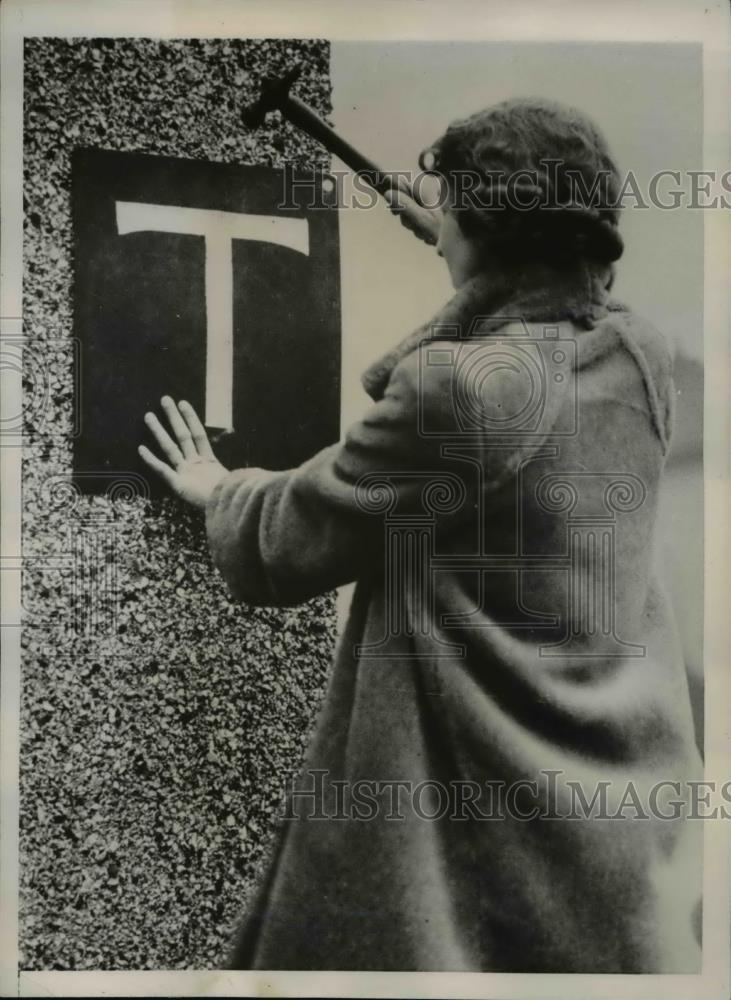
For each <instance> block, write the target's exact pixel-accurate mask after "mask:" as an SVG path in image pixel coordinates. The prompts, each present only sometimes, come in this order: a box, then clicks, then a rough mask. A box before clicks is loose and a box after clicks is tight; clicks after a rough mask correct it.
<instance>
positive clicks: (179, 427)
mask: <svg viewBox="0 0 731 1000" xmlns="http://www.w3.org/2000/svg"><path fill="white" fill-rule="evenodd" d="M160 402H161V403H162V408H163V410H165V413H166V414H167V418H168V420H169V421H170V426H171V427H172V429H173V434H174V435H175V438H176V440H177V442H178V445H179V446H180V450H181V451H182V453H183V455H184V457H185V458H195V456H196V454H197V452H196V448H195V444H194V443H193V438H192V437H191V434H190V431H189V430H188V425H187V424H186V422H185V421H184V420H183V418H182V417H181V416H180V413H179V411H178V408H177V406H176V405H175V402H174V400H172V399H171V398H170V396H163V397H162V399H161V400H160Z"/></svg>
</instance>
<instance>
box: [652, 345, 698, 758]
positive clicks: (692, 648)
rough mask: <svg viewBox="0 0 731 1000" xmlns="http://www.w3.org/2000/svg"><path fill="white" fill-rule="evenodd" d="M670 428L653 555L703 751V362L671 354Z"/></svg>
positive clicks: (682, 355)
mask: <svg viewBox="0 0 731 1000" xmlns="http://www.w3.org/2000/svg"><path fill="white" fill-rule="evenodd" d="M674 377H675V391H676V403H675V431H674V435H673V442H672V446H671V449H670V455H669V456H668V461H667V465H666V467H665V489H664V495H663V497H662V500H661V507H660V534H659V541H660V545H659V549H660V552H659V557H660V562H661V566H662V570H663V579H664V580H665V581H666V585H667V588H668V590H669V592H670V596H671V598H672V601H673V605H674V607H675V615H676V619H677V623H678V630H679V632H680V639H681V642H682V646H683V653H684V656H685V665H686V670H687V672H688V685H689V688H690V697H691V704H692V708H693V718H694V721H695V727H696V740H697V743H698V747H699V749H700V750H701V752H703V731H704V713H703V691H704V685H703V548H704V546H703V367H702V365H701V364H700V362H698V361H696V360H694V359H693V358H690V357H688V356H687V355H684V354H678V356H677V357H676V359H675V372H674Z"/></svg>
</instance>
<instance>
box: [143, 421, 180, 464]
mask: <svg viewBox="0 0 731 1000" xmlns="http://www.w3.org/2000/svg"><path fill="white" fill-rule="evenodd" d="M145 423H146V424H147V426H148V427H149V428H150V430H151V431H152V433H153V434H154V436H155V440H156V441H157V443H158V444H159V445H160V447H161V448H162V450H163V451H164V453H165V455H166V456H167V458H168V461H169V462H170V464H171V465H172V466H173V468H177V467H178V466H179V465H180V463H181V462H182V461H183V460H184V456H183V453H182V451H181V450H180V448H178V446H177V445H176V443H175V442H174V441H173V439H172V438H171V437H170V435H169V434H168V432H167V431H166V430H165V428H164V427H163V425H162V424H161V423H160V421H159V420H158V419H157V416H156V415H155V414H154V413H146V414H145Z"/></svg>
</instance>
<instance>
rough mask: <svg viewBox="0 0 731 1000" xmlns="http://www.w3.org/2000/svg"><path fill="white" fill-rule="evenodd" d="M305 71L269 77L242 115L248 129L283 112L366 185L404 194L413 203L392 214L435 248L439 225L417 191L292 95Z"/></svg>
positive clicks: (376, 189)
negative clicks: (269, 114) (361, 178)
mask: <svg viewBox="0 0 731 1000" xmlns="http://www.w3.org/2000/svg"><path fill="white" fill-rule="evenodd" d="M301 71H302V67H301V65H297V66H294V67H293V68H292V69H290V70H289V71H288V72H287V73H285V74H284V76H282V77H266V78H265V79H264V81H263V83H262V86H261V92H260V94H259V98H258V100H256V101H255V102H254V103H253V104H250V105H249V106H248V107H246V108H245V109H244V111H243V113H242V120H243V122H244V125H246V126H247V127H248V128H259V126H260V125H262V124H263V122H264V120H265V118H266V116H267V114H268V113H269V112H270V111H275V110H278V111H281V112H282V115H283V116H284V117H285V118H286V119H287V120H288V121H290V122H292V124H293V125H296V126H297V127H298V128H301V129H302V130H303V131H304V132H307V133H308V135H311V136H312V138H313V139H316V140H317V141H318V142H321V143H322V145H323V146H324V147H325V148H326V149H327V150H329V151H330V152H331V153H333V154H334V155H335V156H337V157H339V158H340V159H341V160H342V161H343V162H344V163H345V164H346V165H347V166H348V167H350V168H351V170H354V171H355V172H356V173H358V174H360V175H361V176H362V177H363V179H364V180H365V181H366V183H367V184H368V185H369V186H370V187H372V188H373V189H374V190H375V191H377V192H378V193H379V194H381V195H384V196H385V195H387V194H388V192H391V193H392V195H393V196H394V198H395V199H397V198H398V191H399V190H401V191H402V192H403V193H404V194H406V195H407V196H408V197H409V198H410V199H411V201H410V202H407V203H406V204H405V205H403V206H399V203H398V200H396V202H395V206H391V207H392V210H393V211H395V212H396V213H397V214H398V215H400V216H401V219H402V221H403V223H404V225H405V226H406V227H407V228H408V229H410V230H411V231H412V232H413V233H414V234H415V235H416V236H418V237H419V239H421V240H423V241H424V242H425V243H428V244H430V245H431V246H433V245H434V244H435V243H436V242H437V237H438V235H439V221H438V218H437V215H436V213H435V212H434V211H433V210H431V209H429V208H425V207H424V206H423V205H422V203H421V202H420V200H419V198H417V197H416V194H415V193H414V190H413V188H412V187H411V185H410V184H409V183H408V181H406V180H405V179H404V178H399V179H398V181H396V180H394V178H393V177H392V175H391V174H389V172H388V171H386V170H382V169H381V167H379V166H378V165H377V164H376V163H374V162H373V161H372V160H370V159H368V157H367V156H364V154H363V153H361V152H360V150H358V149H356V148H355V146H353V145H351V143H349V142H348V141H347V140H345V139H344V138H343V137H342V136H341V135H338V133H337V132H336V131H335V129H334V128H332V126H331V125H328V123H327V122H326V121H325V120H324V119H323V118H321V117H320V116H319V115H318V114H317V112H316V111H313V109H312V108H311V107H309V105H307V104H305V102H304V101H301V100H300V99H299V98H298V97H294V96H293V95H292V94H290V90H291V88H292V85H293V84H294V82H295V81H296V80H297V79H298V78H299V76H300V73H301Z"/></svg>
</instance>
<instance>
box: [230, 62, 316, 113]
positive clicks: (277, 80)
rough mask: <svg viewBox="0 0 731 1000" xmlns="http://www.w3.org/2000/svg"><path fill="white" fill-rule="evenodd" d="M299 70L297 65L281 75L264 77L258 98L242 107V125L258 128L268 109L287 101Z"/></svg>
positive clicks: (281, 105)
mask: <svg viewBox="0 0 731 1000" xmlns="http://www.w3.org/2000/svg"><path fill="white" fill-rule="evenodd" d="M301 72H302V67H301V66H299V65H298V66H294V67H293V68H292V69H290V70H288V72H287V73H285V74H284V76H282V77H274V76H268V77H265V79H264V81H263V83H262V85H261V93H260V94H259V98H258V100H256V101H254V103H253V104H250V105H249V106H248V107H246V108H244V111H243V113H242V115H241V117H242V119H243V122H244V125H246V126H247V127H248V128H259V126H260V125H262V124H263V123H264V119H265V118H266V116H267V114H268V112H269V111H276V110H277V109H282V108H283V107H284V105H285V104H286V102H287V98H288V97H289V91H290V90H291V88H292V84H293V83H294V82H295V80H297V79H298V77H299V75H300V73H301Z"/></svg>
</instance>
